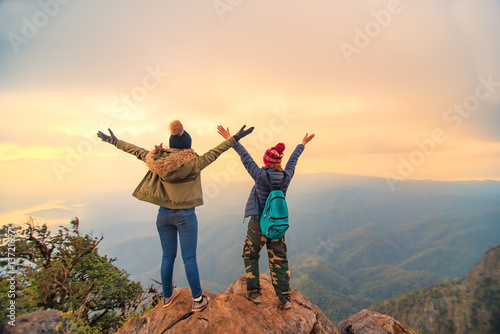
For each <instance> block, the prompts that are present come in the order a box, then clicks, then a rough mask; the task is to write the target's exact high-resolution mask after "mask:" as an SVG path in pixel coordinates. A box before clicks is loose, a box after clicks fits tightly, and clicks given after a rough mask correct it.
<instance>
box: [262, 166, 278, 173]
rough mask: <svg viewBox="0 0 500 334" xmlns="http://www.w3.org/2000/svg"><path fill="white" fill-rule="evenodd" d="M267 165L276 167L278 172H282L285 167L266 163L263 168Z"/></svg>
mask: <svg viewBox="0 0 500 334" xmlns="http://www.w3.org/2000/svg"><path fill="white" fill-rule="evenodd" d="M266 167H272V168H274V169H276V170H277V171H278V172H282V171H283V168H282V167H281V165H265V166H264V167H262V168H266Z"/></svg>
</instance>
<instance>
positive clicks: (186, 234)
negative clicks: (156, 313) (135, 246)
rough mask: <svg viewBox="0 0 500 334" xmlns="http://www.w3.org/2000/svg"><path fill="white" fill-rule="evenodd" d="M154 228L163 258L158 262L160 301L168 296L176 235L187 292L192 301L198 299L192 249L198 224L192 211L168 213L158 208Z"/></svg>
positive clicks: (199, 289) (198, 277)
mask: <svg viewBox="0 0 500 334" xmlns="http://www.w3.org/2000/svg"><path fill="white" fill-rule="evenodd" d="M156 227H157V229H158V233H159V235H160V242H161V248H162V250H163V256H162V259H161V270H160V273H161V283H162V286H163V297H166V298H168V297H170V296H171V295H172V280H173V279H172V276H173V272H174V262H175V257H176V256H177V233H179V240H180V243H181V253H182V260H183V261H184V270H185V271H186V277H187V280H188V283H189V287H190V288H191V294H192V295H193V298H198V297H199V296H201V293H202V289H201V284H200V275H199V273H198V263H197V262H196V247H197V242H198V220H197V219H196V213H195V211H194V208H192V209H185V210H171V209H167V208H164V207H160V209H159V210H158V217H157V219H156Z"/></svg>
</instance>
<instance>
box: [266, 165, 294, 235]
mask: <svg viewBox="0 0 500 334" xmlns="http://www.w3.org/2000/svg"><path fill="white" fill-rule="evenodd" d="M266 176H267V184H268V185H269V188H270V189H271V192H270V193H269V196H268V197H267V200H266V205H265V206H264V210H263V211H262V215H261V216H260V229H261V230H262V233H263V234H264V235H265V236H266V237H268V238H269V239H280V238H282V237H283V236H284V235H285V232H286V230H288V206H287V204H286V200H285V194H284V193H283V187H284V185H285V176H286V174H285V173H283V180H282V181H281V187H280V189H274V187H273V183H272V182H271V177H270V176H269V173H267V171H266Z"/></svg>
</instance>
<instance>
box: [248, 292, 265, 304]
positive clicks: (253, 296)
mask: <svg viewBox="0 0 500 334" xmlns="http://www.w3.org/2000/svg"><path fill="white" fill-rule="evenodd" d="M246 297H247V299H248V300H250V301H251V302H253V303H254V304H260V303H262V294H261V293H260V291H259V290H252V291H247V294H246Z"/></svg>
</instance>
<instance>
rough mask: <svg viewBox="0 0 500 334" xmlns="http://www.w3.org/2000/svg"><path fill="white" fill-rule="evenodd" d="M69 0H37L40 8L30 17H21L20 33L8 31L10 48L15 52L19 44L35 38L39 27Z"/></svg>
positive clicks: (48, 20)
mask: <svg viewBox="0 0 500 334" xmlns="http://www.w3.org/2000/svg"><path fill="white" fill-rule="evenodd" d="M70 1H71V0H39V1H38V6H39V7H40V9H39V10H38V11H36V12H35V13H34V14H33V15H32V16H31V18H28V17H26V16H23V17H22V18H21V34H16V33H15V32H9V33H8V34H7V39H8V40H9V42H10V45H11V47H12V50H14V52H15V53H16V54H17V53H19V51H20V47H21V45H26V44H28V43H29V42H30V40H32V39H33V38H35V37H36V36H37V35H38V33H39V32H40V29H43V28H44V27H45V26H46V25H47V24H48V23H49V22H50V20H51V19H53V18H54V17H56V16H57V14H59V11H60V9H61V6H64V5H66V4H68V3H69V2H70Z"/></svg>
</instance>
